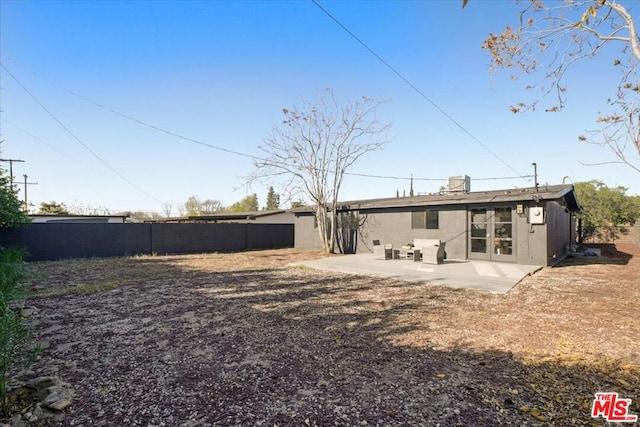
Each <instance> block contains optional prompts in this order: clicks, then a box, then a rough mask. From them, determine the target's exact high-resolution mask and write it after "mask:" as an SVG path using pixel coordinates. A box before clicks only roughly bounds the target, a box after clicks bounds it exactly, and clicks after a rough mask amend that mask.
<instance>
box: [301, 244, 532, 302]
mask: <svg viewBox="0 0 640 427" xmlns="http://www.w3.org/2000/svg"><path fill="white" fill-rule="evenodd" d="M292 265H303V266H307V267H312V268H317V269H320V270H329V271H338V272H342V273H348V274H359V275H363V276H376V277H390V278H394V279H398V280H406V281H410V282H425V283H432V284H436V285H438V284H439V285H445V286H450V287H453V288H466V289H476V290H480V291H485V292H492V293H499V294H503V293H506V292H507V291H509V290H510V289H511V288H513V287H514V286H515V285H516V284H517V283H518V282H520V280H522V279H523V278H524V277H525V276H527V275H529V274H533V273H535V272H536V271H538V270H540V269H541V268H542V267H541V266H538V265H521V264H509V263H502V262H490V261H446V262H445V263H444V264H439V265H431V264H423V263H421V262H414V261H410V260H380V259H374V258H373V255H372V254H356V255H341V256H332V257H326V258H320V259H316V260H309V261H301V262H297V263H294V264H292Z"/></svg>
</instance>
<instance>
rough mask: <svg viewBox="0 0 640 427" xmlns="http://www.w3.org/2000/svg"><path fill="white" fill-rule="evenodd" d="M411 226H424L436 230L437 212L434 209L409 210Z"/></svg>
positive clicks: (437, 226) (437, 225)
mask: <svg viewBox="0 0 640 427" xmlns="http://www.w3.org/2000/svg"><path fill="white" fill-rule="evenodd" d="M411 228H426V229H427V230H437V229H438V228H439V214H438V211H436V210H426V211H413V212H411Z"/></svg>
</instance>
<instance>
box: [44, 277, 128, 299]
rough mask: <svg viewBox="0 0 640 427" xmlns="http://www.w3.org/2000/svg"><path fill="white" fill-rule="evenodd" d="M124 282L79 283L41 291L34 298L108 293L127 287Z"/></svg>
mask: <svg viewBox="0 0 640 427" xmlns="http://www.w3.org/2000/svg"><path fill="white" fill-rule="evenodd" d="M128 284H129V283H124V282H115V281H110V282H100V283H81V284H79V285H76V286H54V287H50V288H46V289H42V290H40V291H38V292H36V293H34V296H60V295H80V294H92V293H96V292H103V291H109V290H111V289H116V288H119V287H120V286H125V285H128Z"/></svg>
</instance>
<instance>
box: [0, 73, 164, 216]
mask: <svg viewBox="0 0 640 427" xmlns="http://www.w3.org/2000/svg"><path fill="white" fill-rule="evenodd" d="M0 67H2V68H3V69H4V70H5V71H6V72H7V74H9V75H10V76H11V78H13V80H15V81H16V83H18V85H19V86H20V87H21V88H22V89H23V90H24V91H25V92H26V93H27V94H28V95H29V96H30V97H31V98H32V99H33V100H34V101H35V102H36V103H37V104H38V105H39V106H40V107H41V108H42V109H43V110H44V111H45V112H46V113H47V114H49V116H51V118H52V119H53V120H55V121H56V123H58V124H59V125H60V126H61V127H62V128H63V129H64V130H65V131H67V133H68V134H69V135H71V137H72V138H73V139H75V140H76V141H77V142H78V143H79V144H80V145H82V146H83V147H84V148H85V149H86V150H87V151H88V152H89V153H91V155H93V157H95V158H96V159H98V161H100V163H102V164H103V165H104V166H106V167H107V168H108V169H109V170H110V171H111V172H113V173H115V174H116V175H118V176H119V177H120V178H121V179H122V180H123V181H125V182H126V183H127V184H129V185H131V186H132V187H133V188H135V189H136V190H138V191H139V192H141V193H142V194H144V195H146V196H147V197H149V198H151V199H153V200H155V201H157V202H159V203H164V202H163V201H162V200H160V199H158V198H156V197H154V196H152V195H151V194H149V193H147V192H146V191H144V190H143V189H142V188H140V187H138V186H137V185H136V184H134V183H133V182H132V181H131V180H129V179H128V178H126V177H125V176H124V175H122V174H121V173H120V172H118V171H117V170H116V169H115V168H114V167H113V166H111V165H110V164H109V163H107V162H106V161H105V160H103V159H102V157H100V156H99V155H98V154H96V153H95V152H94V151H93V150H92V149H91V148H89V146H88V145H87V144H85V143H84V142H83V141H82V140H81V139H80V138H78V137H77V136H76V135H75V134H74V133H73V132H71V130H70V129H69V128H68V127H67V126H65V124H64V123H62V122H61V121H60V119H58V118H57V117H56V116H55V115H54V114H53V113H52V112H51V111H49V109H48V108H47V107H45V106H44V104H42V102H40V101H39V100H38V98H36V97H35V95H33V94H32V93H31V92H30V91H29V89H27V88H26V87H25V86H24V85H23V84H22V82H20V80H18V78H17V77H16V76H14V75H13V73H11V71H9V70H8V69H7V67H5V66H4V64H2V63H0Z"/></svg>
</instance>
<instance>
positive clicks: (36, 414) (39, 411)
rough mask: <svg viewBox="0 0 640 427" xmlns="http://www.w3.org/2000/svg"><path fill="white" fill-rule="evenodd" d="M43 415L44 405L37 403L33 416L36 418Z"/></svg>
mask: <svg viewBox="0 0 640 427" xmlns="http://www.w3.org/2000/svg"><path fill="white" fill-rule="evenodd" d="M42 415H43V411H42V404H41V403H36V406H35V408H33V416H34V417H42Z"/></svg>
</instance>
